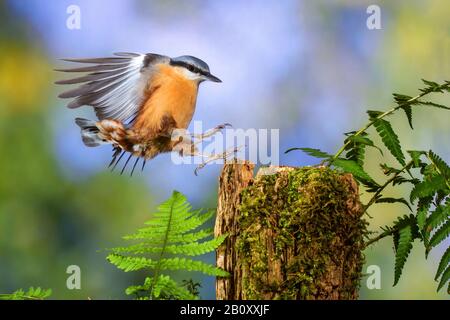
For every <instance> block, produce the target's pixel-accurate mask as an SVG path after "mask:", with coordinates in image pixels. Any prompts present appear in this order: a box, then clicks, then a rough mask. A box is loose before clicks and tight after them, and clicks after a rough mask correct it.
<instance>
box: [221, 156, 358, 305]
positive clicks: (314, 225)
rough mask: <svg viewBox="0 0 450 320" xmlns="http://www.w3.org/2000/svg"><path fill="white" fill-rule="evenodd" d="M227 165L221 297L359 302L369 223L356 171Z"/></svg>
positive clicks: (223, 188) (223, 182)
mask: <svg viewBox="0 0 450 320" xmlns="http://www.w3.org/2000/svg"><path fill="white" fill-rule="evenodd" d="M253 170H254V165H253V164H250V163H248V162H243V163H237V162H234V163H231V164H225V165H224V167H223V169H222V172H221V175H220V180H219V195H218V206H217V218H216V224H215V230H214V233H215V235H216V236H218V235H222V234H225V233H226V234H228V237H227V238H226V240H225V242H224V243H223V244H222V246H221V247H219V248H218V249H217V258H216V260H217V261H216V263H217V266H218V267H221V268H223V269H225V270H226V271H228V272H229V273H230V274H231V276H230V277H228V278H217V280H216V297H217V299H220V300H241V299H244V300H245V299H266V300H268V299H356V298H357V297H358V289H359V280H360V277H361V270H362V266H363V263H364V256H363V253H362V250H363V248H364V235H365V234H366V232H367V231H366V225H367V223H366V222H365V221H364V220H363V219H362V214H363V208H362V205H361V203H360V201H359V194H358V185H357V184H356V182H355V180H354V179H353V177H352V175H351V174H342V173H340V172H337V171H335V170H333V169H330V168H328V167H301V168H293V167H268V168H262V169H260V170H259V172H258V174H257V175H256V177H253Z"/></svg>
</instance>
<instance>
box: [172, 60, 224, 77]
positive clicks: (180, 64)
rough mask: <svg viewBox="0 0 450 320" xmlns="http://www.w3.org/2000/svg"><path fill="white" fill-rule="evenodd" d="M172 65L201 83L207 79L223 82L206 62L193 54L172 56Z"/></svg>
mask: <svg viewBox="0 0 450 320" xmlns="http://www.w3.org/2000/svg"><path fill="white" fill-rule="evenodd" d="M170 65H172V66H174V67H176V68H178V69H179V71H180V72H181V73H182V74H183V75H184V76H185V77H186V78H188V79H189V80H192V81H197V82H199V83H200V82H202V81H205V80H209V81H213V82H222V80H220V79H219V78H217V77H216V76H214V75H212V74H211V72H210V71H209V66H208V65H207V64H206V62H204V61H203V60H200V59H199V58H196V57H193V56H181V57H176V58H171V59H170Z"/></svg>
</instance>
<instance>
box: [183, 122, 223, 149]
mask: <svg viewBox="0 0 450 320" xmlns="http://www.w3.org/2000/svg"><path fill="white" fill-rule="evenodd" d="M226 127H232V125H231V124H229V123H224V124H220V125H218V126H216V127H214V128H213V129H211V130H208V131H206V132H204V133H202V134H193V135H192V136H191V137H192V138H193V139H195V140H198V141H196V142H195V144H198V143H200V142H202V141H203V140H204V139H206V138H209V137H212V136H213V135H215V134H216V133H218V132H220V131H222V130H223V129H225V128H226Z"/></svg>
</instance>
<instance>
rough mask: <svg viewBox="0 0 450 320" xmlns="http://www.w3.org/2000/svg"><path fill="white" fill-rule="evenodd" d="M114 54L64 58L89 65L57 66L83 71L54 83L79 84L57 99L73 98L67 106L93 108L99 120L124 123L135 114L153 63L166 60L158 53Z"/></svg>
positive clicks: (143, 97) (62, 70) (166, 60)
mask: <svg viewBox="0 0 450 320" xmlns="http://www.w3.org/2000/svg"><path fill="white" fill-rule="evenodd" d="M114 55H115V57H108V58H93V59H63V60H64V61H69V62H77V63H84V64H92V65H90V66H84V67H78V68H72V69H57V70H56V71H61V72H71V73H72V72H73V73H75V72H83V73H87V74H86V75H84V76H81V77H77V78H74V79H68V80H61V81H57V82H55V83H56V84H67V85H70V84H81V85H80V86H79V87H78V88H75V89H72V90H69V91H66V92H64V93H62V94H60V95H59V97H60V98H72V99H73V100H72V101H71V102H70V103H69V104H68V105H67V107H69V108H78V107H81V106H92V107H94V110H95V113H96V114H97V117H98V118H99V120H103V119H114V120H118V121H122V122H125V121H126V120H128V119H130V118H132V117H134V116H135V115H136V114H137V113H138V112H139V109H140V107H141V106H142V104H143V102H145V101H144V100H145V93H146V88H147V85H148V83H149V81H151V78H152V75H153V74H154V70H155V68H154V65H156V64H158V63H167V62H168V61H169V58H168V57H165V56H161V55H158V54H152V53H148V54H138V53H126V52H124V53H115V54H114Z"/></svg>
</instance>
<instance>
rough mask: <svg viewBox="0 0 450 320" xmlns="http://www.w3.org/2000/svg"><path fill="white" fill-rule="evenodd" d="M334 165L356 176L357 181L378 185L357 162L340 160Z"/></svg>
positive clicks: (334, 161)
mask: <svg viewBox="0 0 450 320" xmlns="http://www.w3.org/2000/svg"><path fill="white" fill-rule="evenodd" d="M333 165H334V166H335V167H338V168H341V169H342V170H344V171H345V172H349V173H351V174H353V175H354V176H355V178H356V179H357V180H360V181H361V180H362V181H369V182H372V183H375V184H377V183H376V182H375V181H374V180H373V179H372V177H371V176H369V174H368V173H367V172H365V171H364V169H363V168H362V167H361V166H360V165H359V164H358V163H356V162H355V161H352V160H348V159H342V158H338V159H335V160H333Z"/></svg>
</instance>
